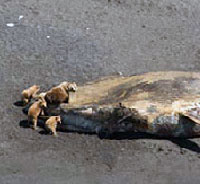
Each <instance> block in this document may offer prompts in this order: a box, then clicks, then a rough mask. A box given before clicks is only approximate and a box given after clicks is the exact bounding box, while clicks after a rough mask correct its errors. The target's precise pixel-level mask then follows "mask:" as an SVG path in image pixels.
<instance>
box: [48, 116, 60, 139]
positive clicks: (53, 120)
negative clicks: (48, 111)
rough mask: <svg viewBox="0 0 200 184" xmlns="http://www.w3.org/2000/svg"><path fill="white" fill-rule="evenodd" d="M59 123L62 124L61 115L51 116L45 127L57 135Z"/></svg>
mask: <svg viewBox="0 0 200 184" xmlns="http://www.w3.org/2000/svg"><path fill="white" fill-rule="evenodd" d="M58 123H60V124H61V118H60V116H50V118H49V119H48V120H47V121H46V122H45V129H46V130H47V131H48V132H50V133H52V134H53V135H54V136H57V132H56V128H57V124H58Z"/></svg>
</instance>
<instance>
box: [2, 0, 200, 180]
mask: <svg viewBox="0 0 200 184" xmlns="http://www.w3.org/2000/svg"><path fill="white" fill-rule="evenodd" d="M199 11H200V3H199V1H197V0H182V1H179V0H168V1H166V0H148V1H147V0H141V1H140V0H73V1H72V0H58V1H55V0H15V1H14V0H1V3H0V79H1V83H0V107H1V108H0V114H1V120H0V124H1V128H0V163H1V164H0V183H1V184H11V183H12V184H27V183H29V184H40V183H41V184H55V183H56V184H57V183H58V184H62V183H63V184H66V183H69V184H79V183H82V184H118V183H119V184H121V183H124V184H125V183H126V184H129V183H130V184H133V183H138V184H141V183H144V184H146V183H153V184H156V183H158V184H161V183H162V184H165V183H166V184H168V183H172V184H174V183H182V184H187V183H191V184H193V183H194V184H195V183H196V184H198V183H200V176H199V169H200V162H199V158H200V154H199V152H200V148H199V146H198V145H199V144H200V140H199V139H192V140H172V141H170V140H152V139H146V138H145V139H143V138H141V139H129V140H127V139H122V140H100V139H99V138H98V137H97V136H96V135H85V134H77V133H64V132H58V133H59V137H58V138H57V139H55V138H54V137H52V136H49V135H44V134H40V133H39V131H32V130H31V129H26V128H22V127H20V124H21V125H22V124H23V121H22V120H26V119H27V117H26V116H25V115H23V113H22V111H21V107H16V106H14V105H13V103H14V102H16V101H17V100H19V98H20V92H21V91H22V89H24V88H26V87H28V86H30V85H32V84H38V85H41V86H42V90H47V89H49V88H50V87H51V86H53V85H55V84H58V83H59V82H61V81H63V80H72V81H76V82H77V83H79V84H82V83H84V82H85V81H88V80H93V79H96V78H99V77H101V76H105V75H110V74H112V73H116V72H118V71H120V72H122V73H123V74H124V75H134V74H139V73H143V72H147V71H158V70H159V71H160V70H184V71H199V70H200V47H199V45H200V39H199V38H200V29H199V25H200V14H199ZM20 15H23V18H21V19H20V20H19V16H20ZM9 23H13V24H14V26H13V27H9V26H7V24H8V25H12V24H9ZM20 121H22V122H20Z"/></svg>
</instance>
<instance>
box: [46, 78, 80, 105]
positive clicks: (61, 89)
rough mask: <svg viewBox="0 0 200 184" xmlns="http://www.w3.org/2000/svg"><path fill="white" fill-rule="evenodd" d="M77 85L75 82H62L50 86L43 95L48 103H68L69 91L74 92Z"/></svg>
mask: <svg viewBox="0 0 200 184" xmlns="http://www.w3.org/2000/svg"><path fill="white" fill-rule="evenodd" d="M76 91H77V85H76V83H75V82H72V83H71V82H62V83H61V84H60V85H58V86H56V87H53V88H51V89H50V90H49V91H47V93H46V95H45V100H46V101H47V103H50V104H60V103H63V102H66V103H68V101H69V92H76Z"/></svg>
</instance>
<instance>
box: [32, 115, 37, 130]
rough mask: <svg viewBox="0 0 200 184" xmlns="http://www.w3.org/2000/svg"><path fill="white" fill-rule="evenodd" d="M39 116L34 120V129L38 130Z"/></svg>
mask: <svg viewBox="0 0 200 184" xmlns="http://www.w3.org/2000/svg"><path fill="white" fill-rule="evenodd" d="M37 129H38V128H37V118H36V119H34V120H33V130H37Z"/></svg>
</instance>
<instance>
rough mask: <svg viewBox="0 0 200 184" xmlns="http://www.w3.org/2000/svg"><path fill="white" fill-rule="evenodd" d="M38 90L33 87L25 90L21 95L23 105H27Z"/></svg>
mask: <svg viewBox="0 0 200 184" xmlns="http://www.w3.org/2000/svg"><path fill="white" fill-rule="evenodd" d="M39 90H40V86H37V85H33V86H31V87H30V88H28V89H25V90H23V91H22V93H21V98H22V102H23V103H24V104H27V103H29V101H30V100H31V98H32V97H34V96H35V95H36V93H37V92H38V91H39Z"/></svg>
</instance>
